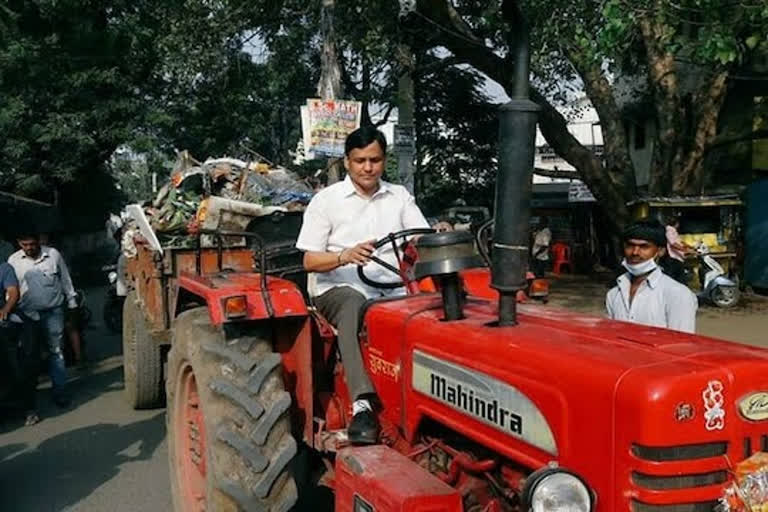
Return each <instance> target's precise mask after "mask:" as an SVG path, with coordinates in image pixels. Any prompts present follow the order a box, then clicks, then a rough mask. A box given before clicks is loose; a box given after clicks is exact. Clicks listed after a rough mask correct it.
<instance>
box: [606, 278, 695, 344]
mask: <svg viewBox="0 0 768 512" xmlns="http://www.w3.org/2000/svg"><path fill="white" fill-rule="evenodd" d="M616 283H617V286H615V287H614V288H611V290H610V291H608V294H607V295H606V297H605V309H606V311H607V312H608V317H610V318H612V319H614V320H623V321H625V322H633V323H636V324H643V325H651V326H654V327H666V328H667V329H674V330H676V331H683V332H690V333H693V332H695V331H696V309H698V307H699V304H698V301H697V299H696V296H695V295H694V294H693V292H691V290H689V289H688V288H687V287H686V286H685V285H682V284H680V283H678V282H677V281H675V280H674V279H672V278H671V277H669V276H667V275H666V274H664V273H663V272H662V271H661V269H659V268H657V269H656V270H654V271H653V272H651V273H650V275H649V276H648V277H647V278H646V279H645V280H644V281H643V282H642V283H641V284H640V286H639V287H638V288H637V291H636V292H635V297H634V298H633V299H632V304H630V303H629V288H630V284H631V282H630V276H629V273H626V272H625V273H624V274H622V275H620V276H619V277H618V279H616Z"/></svg>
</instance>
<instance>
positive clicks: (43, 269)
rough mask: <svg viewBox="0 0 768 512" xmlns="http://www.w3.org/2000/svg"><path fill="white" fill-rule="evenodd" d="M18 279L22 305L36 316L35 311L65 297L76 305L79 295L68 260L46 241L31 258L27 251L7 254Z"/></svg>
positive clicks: (63, 299)
mask: <svg viewBox="0 0 768 512" xmlns="http://www.w3.org/2000/svg"><path fill="white" fill-rule="evenodd" d="M8 263H10V264H11V266H12V267H13V270H14V271H15V272H16V278H17V279H18V280H19V292H20V293H21V299H19V306H18V307H19V309H21V310H22V311H23V312H24V313H27V314H30V316H32V317H33V318H34V317H35V312H36V311H41V310H45V309H51V308H56V307H59V306H61V305H62V304H63V303H64V302H65V301H66V302H67V305H68V306H69V307H70V308H75V307H77V295H76V293H75V288H74V286H72V278H71V277H70V276H69V270H68V269H67V264H66V263H64V258H62V257H61V254H60V253H59V251H57V250H56V249H54V248H53V247H47V246H45V245H43V246H41V247H40V255H39V256H38V257H37V259H32V258H30V257H29V256H27V255H26V254H24V251H21V250H19V251H16V252H15V253H13V254H11V256H10V257H9V258H8Z"/></svg>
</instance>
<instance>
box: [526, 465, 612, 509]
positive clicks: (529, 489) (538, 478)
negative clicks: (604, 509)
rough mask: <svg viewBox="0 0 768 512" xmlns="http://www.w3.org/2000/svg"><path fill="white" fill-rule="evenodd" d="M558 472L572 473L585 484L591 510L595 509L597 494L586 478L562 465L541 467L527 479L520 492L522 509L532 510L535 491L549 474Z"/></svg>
mask: <svg viewBox="0 0 768 512" xmlns="http://www.w3.org/2000/svg"><path fill="white" fill-rule="evenodd" d="M556 473H564V474H567V475H570V476H572V477H574V478H576V479H577V480H578V481H579V482H581V485H583V486H584V488H585V489H586V490H587V494H588V496H589V512H594V511H595V504H596V502H597V495H596V494H595V492H594V491H593V490H592V488H591V487H590V486H589V485H588V484H587V482H586V480H584V478H582V477H581V475H579V474H577V473H575V472H573V471H571V470H569V469H566V468H563V467H560V466H555V465H551V466H546V467H543V468H539V469H537V470H536V471H534V472H533V473H531V475H530V476H529V477H528V478H526V479H525V484H524V485H523V491H522V493H521V494H520V502H521V505H522V506H523V508H522V510H524V511H529V510H531V498H532V497H533V493H534V492H535V491H536V488H537V487H538V486H539V484H540V483H541V482H542V481H543V480H544V479H545V478H546V477H548V476H551V475H553V474H556Z"/></svg>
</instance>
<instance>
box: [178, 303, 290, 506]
mask: <svg viewBox="0 0 768 512" xmlns="http://www.w3.org/2000/svg"><path fill="white" fill-rule="evenodd" d="M228 331H229V330H228ZM185 361H187V362H189V364H191V366H192V368H193V370H194V372H195V377H196V380H197V385H198V392H199V393H200V399H201V406H202V409H203V415H204V418H205V419H204V423H205V429H206V432H207V434H206V436H207V461H208V462H207V467H208V473H207V478H208V482H209V483H208V487H209V489H212V491H210V492H209V495H208V503H207V505H208V510H217V511H219V510H221V511H226V512H235V511H237V512H252V511H253V512H256V511H265V512H287V511H288V510H290V509H291V508H292V507H293V506H294V504H295V503H296V501H297V497H298V495H297V489H296V484H295V483H294V481H293V478H292V476H291V475H290V472H289V464H290V462H291V461H292V460H293V458H294V457H295V455H296V452H297V445H296V440H295V439H294V438H293V435H292V434H291V428H290V419H289V416H288V413H289V408H290V405H291V397H290V395H289V394H288V393H287V392H286V391H285V388H284V383H283V378H282V372H281V366H280V362H281V358H280V355H279V354H276V353H274V352H272V345H271V341H270V336H267V335H251V332H249V328H245V329H244V330H243V332H235V333H231V332H229V333H227V334H225V331H224V330H223V329H221V328H216V327H214V326H212V325H211V324H210V320H209V315H208V310H207V309H206V308H196V309H193V310H189V311H186V312H184V313H182V314H181V315H180V316H179V317H178V318H177V320H176V324H175V328H174V341H173V344H172V349H171V353H170V356H169V360H168V368H169V379H168V383H167V393H168V397H169V405H170V406H169V415H168V427H169V435H170V436H171V439H170V445H174V439H173V436H174V435H175V434H174V433H173V432H172V428H173V425H174V421H173V418H172V416H173V414H175V406H173V405H171V404H172V398H173V395H174V393H175V385H176V384H175V381H176V380H177V373H178V371H179V370H180V368H181V367H182V365H183V364H184V362H185ZM174 450H175V448H173V446H171V450H170V454H171V468H172V469H171V470H172V472H173V470H174V458H173V457H174V455H173V451H174ZM172 484H173V486H174V500H175V501H177V498H176V493H177V492H178V491H177V488H176V487H177V485H178V484H177V483H176V476H175V475H172ZM176 510H178V511H180V510H181V508H180V505H179V502H178V501H177V503H176Z"/></svg>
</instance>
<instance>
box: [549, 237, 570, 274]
mask: <svg viewBox="0 0 768 512" xmlns="http://www.w3.org/2000/svg"><path fill="white" fill-rule="evenodd" d="M552 257H553V260H554V261H553V263H552V272H554V273H555V275H558V276H559V275H560V272H562V270H563V267H564V266H566V267H568V273H573V263H572V262H571V247H570V246H569V245H568V244H566V243H563V242H557V243H554V244H552Z"/></svg>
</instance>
